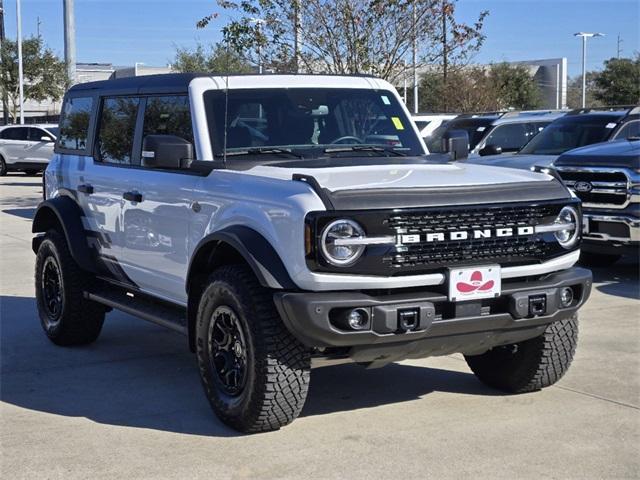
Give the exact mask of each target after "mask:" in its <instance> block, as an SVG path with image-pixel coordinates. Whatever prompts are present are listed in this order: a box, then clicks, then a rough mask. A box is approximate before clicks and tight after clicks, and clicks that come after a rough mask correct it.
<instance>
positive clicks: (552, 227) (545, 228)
mask: <svg viewBox="0 0 640 480" xmlns="http://www.w3.org/2000/svg"><path fill="white" fill-rule="evenodd" d="M575 228H576V224H575V223H574V222H570V223H550V224H548V225H536V227H535V232H536V233H548V232H560V231H562V230H575Z"/></svg>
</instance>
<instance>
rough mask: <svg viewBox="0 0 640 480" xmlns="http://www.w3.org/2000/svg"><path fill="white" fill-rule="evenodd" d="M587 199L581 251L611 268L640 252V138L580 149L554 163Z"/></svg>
mask: <svg viewBox="0 0 640 480" xmlns="http://www.w3.org/2000/svg"><path fill="white" fill-rule="evenodd" d="M555 167H556V169H557V170H558V172H559V173H560V176H561V177H562V179H563V180H564V182H565V184H566V185H567V186H568V187H569V188H570V189H571V190H572V191H573V192H574V193H575V194H576V195H577V196H578V197H579V198H580V200H582V207H583V240H584V242H583V244H582V251H583V254H584V255H585V256H586V257H587V259H588V260H589V261H590V263H593V264H602V265H608V264H610V263H612V262H615V261H616V260H618V259H619V258H620V257H621V256H622V255H623V254H632V255H635V256H636V257H637V256H638V252H639V250H638V248H639V247H640V137H632V138H630V139H627V140H619V141H615V142H606V143H599V144H596V145H590V146H587V147H582V148H578V149H575V150H572V151H570V152H567V153H565V154H564V155H562V156H561V157H560V158H558V160H556V162H555Z"/></svg>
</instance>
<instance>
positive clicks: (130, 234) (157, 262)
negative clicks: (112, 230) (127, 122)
mask: <svg viewBox="0 0 640 480" xmlns="http://www.w3.org/2000/svg"><path fill="white" fill-rule="evenodd" d="M142 108H143V109H144V114H143V115H141V116H142V122H141V125H140V124H139V130H140V132H139V135H140V141H139V142H136V145H137V146H136V147H135V148H136V151H135V152H134V158H139V159H141V160H140V165H139V168H136V169H135V172H134V173H132V177H131V179H130V180H129V182H128V191H129V195H128V197H129V199H125V202H124V205H123V214H122V222H123V249H122V257H121V263H122V265H123V267H124V269H125V271H126V272H127V274H128V275H129V277H130V278H131V280H133V281H134V282H135V284H136V285H137V286H138V287H140V288H141V289H142V290H143V291H147V292H149V293H153V294H154V295H157V296H160V297H162V298H165V299H167V300H170V301H172V302H177V303H182V304H186V300H187V294H186V290H185V280H186V276H187V269H188V266H189V257H188V252H189V245H188V241H189V228H190V224H191V222H192V220H193V216H194V212H193V210H192V198H193V191H194V188H195V184H196V181H197V179H198V177H197V176H194V175H192V174H191V173H190V172H189V171H187V170H183V171H180V170H171V171H169V170H159V169H154V168H149V167H147V166H146V165H145V164H144V159H143V157H142V152H141V148H142V147H141V145H142V143H143V139H144V137H145V136H147V135H173V136H178V137H181V138H183V139H185V140H187V141H189V142H191V143H192V144H193V133H192V128H191V118H190V114H189V101H188V97H187V96H186V95H163V96H151V97H146V98H145V99H144V100H143V105H142Z"/></svg>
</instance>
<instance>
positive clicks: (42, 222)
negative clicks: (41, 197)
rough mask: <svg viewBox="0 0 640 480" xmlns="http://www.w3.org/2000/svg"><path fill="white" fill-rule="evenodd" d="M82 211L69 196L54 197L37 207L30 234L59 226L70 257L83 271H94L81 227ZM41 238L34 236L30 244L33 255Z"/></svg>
mask: <svg viewBox="0 0 640 480" xmlns="http://www.w3.org/2000/svg"><path fill="white" fill-rule="evenodd" d="M83 216H84V215H83V213H82V209H81V208H80V207H79V206H78V204H77V203H76V202H75V200H74V199H73V198H71V197H69V196H61V197H55V198H52V199H49V200H45V201H44V202H41V203H40V205H38V208H37V210H36V213H35V216H34V217H33V223H32V225H31V232H32V233H42V232H46V231H47V230H49V229H51V228H54V227H56V226H57V225H59V226H60V228H61V229H62V232H61V233H62V234H64V237H65V239H66V241H67V245H68V246H69V251H70V252H71V257H72V258H73V259H74V260H75V261H76V263H77V264H78V265H79V266H80V268H82V269H83V270H86V271H89V272H93V271H95V264H94V262H93V260H92V256H91V251H90V249H89V245H88V243H87V239H86V231H85V229H84V226H83V225H82V217H83ZM42 238H43V237H42V236H36V237H35V238H34V239H33V242H32V249H33V252H34V253H38V248H39V247H40V243H42Z"/></svg>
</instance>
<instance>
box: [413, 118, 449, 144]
mask: <svg viewBox="0 0 640 480" xmlns="http://www.w3.org/2000/svg"><path fill="white" fill-rule="evenodd" d="M457 116H458V115H457V114H455V113H432V114H428V115H421V114H417V115H412V116H411V118H412V119H413V121H414V122H415V124H416V126H417V127H418V131H419V132H420V136H421V137H422V138H427V137H428V136H429V135H431V134H432V133H433V131H434V130H435V129H436V128H438V127H439V126H440V125H444V124H445V123H447V122H448V121H449V120H453V119H454V118H456V117H457Z"/></svg>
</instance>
